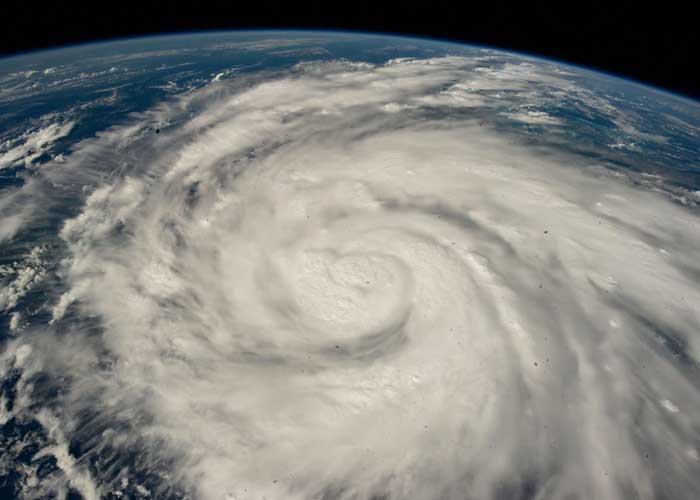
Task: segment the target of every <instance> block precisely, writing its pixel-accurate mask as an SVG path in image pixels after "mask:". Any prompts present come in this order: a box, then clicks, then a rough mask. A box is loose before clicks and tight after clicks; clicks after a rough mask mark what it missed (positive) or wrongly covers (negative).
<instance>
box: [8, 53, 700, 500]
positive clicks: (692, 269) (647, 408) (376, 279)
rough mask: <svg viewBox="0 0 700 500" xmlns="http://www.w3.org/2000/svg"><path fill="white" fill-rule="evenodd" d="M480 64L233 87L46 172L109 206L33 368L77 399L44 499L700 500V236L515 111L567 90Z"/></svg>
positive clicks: (661, 200) (92, 231)
mask: <svg viewBox="0 0 700 500" xmlns="http://www.w3.org/2000/svg"><path fill="white" fill-rule="evenodd" d="M477 63H478V61H476V60H475V59H470V58H466V57H440V58H434V59H424V60H404V59H400V60H393V61H390V62H389V63H387V64H383V65H370V64H357V63H350V62H346V61H338V62H325V63H308V64H302V65H298V66H296V67H295V68H294V69H293V70H291V71H288V72H277V73H275V72H270V73H269V74H268V75H266V77H265V78H263V79H262V80H261V79H260V78H259V77H256V79H253V78H247V77H243V76H241V77H240V78H237V79H232V80H230V81H215V82H213V83H211V84H210V85H209V86H207V87H205V88H203V89H202V90H199V91H197V92H193V93H190V94H188V95H185V96H182V97H179V98H178V99H176V100H173V101H171V102H168V103H165V104H163V105H161V106H160V107H158V108H156V109H154V110H152V111H151V112H148V113H145V114H142V115H139V116H135V117H133V119H132V121H131V122H130V123H129V124H127V125H124V126H120V127H116V128H113V129H110V130H108V131H106V132H104V133H101V134H100V135H99V136H98V137H96V138H94V139H91V140H88V141H84V142H83V143H81V144H80V145H79V146H78V147H77V148H76V149H75V151H74V152H73V153H72V154H71V155H70V157H69V158H67V160H66V162H65V163H64V164H62V165H59V166H56V168H55V169H53V171H51V172H48V173H46V174H45V175H46V181H45V182H46V183H48V184H52V185H54V186H56V185H60V184H61V183H67V182H68V180H69V179H72V180H73V181H72V182H76V183H77V184H80V185H81V186H85V188H82V189H76V193H84V195H85V197H86V198H85V203H84V206H83V207H82V209H81V212H80V213H78V214H75V216H74V217H71V218H70V219H69V220H67V221H66V222H65V224H64V225H63V226H62V229H61V233H60V236H61V239H62V241H63V242H64V244H65V246H66V257H65V259H64V260H63V261H62V262H61V265H60V270H59V274H60V276H61V277H62V279H63V281H64V283H65V289H64V290H63V293H62V294H61V296H60V297H58V298H57V299H56V301H55V303H54V304H53V305H52V306H51V309H50V314H51V317H50V325H48V326H46V327H45V328H36V329H33V330H29V331H26V332H24V333H23V334H22V335H21V336H18V337H17V339H16V340H15V341H13V342H12V343H11V344H10V346H9V347H8V351H7V352H6V353H5V355H4V358H3V370H10V369H11V367H13V366H22V368H23V370H24V373H25V375H24V376H23V377H25V379H26V380H27V382H26V383H25V384H24V386H23V390H24V391H25V392H26V394H27V396H26V398H27V401H26V402H25V405H26V406H27V407H29V406H30V403H29V401H30V400H31V398H32V396H31V393H32V390H33V388H32V384H31V382H30V380H31V378H30V374H32V373H35V374H37V373H45V374H49V375H50V377H53V378H54V379H58V378H60V379H61V380H63V381H64V382H65V386H64V387H65V388H64V389H63V390H59V391H57V393H56V394H51V395H47V394H43V395H42V396H43V397H44V398H47V399H50V400H51V401H52V403H51V404H50V405H47V407H45V408H42V409H41V411H40V413H39V415H40V420H41V421H42V422H43V423H44V425H45V426H46V427H47V428H48V429H51V432H52V436H53V438H54V440H55V443H56V445H55V446H54V447H53V448H52V449H49V450H44V451H43V453H52V454H54V455H55V456H57V457H60V459H59V464H61V468H62V469H63V473H64V475H63V476H61V477H56V478H55V483H53V484H52V485H50V486H47V485H44V486H43V489H44V490H46V489H47V488H53V489H55V490H57V491H61V489H62V488H63V491H65V488H67V487H68V486H67V485H69V486H70V487H71V488H74V489H77V490H79V491H80V492H81V494H82V495H83V496H85V497H100V496H104V495H109V494H111V495H117V493H119V492H120V488H122V489H123V488H124V487H125V485H126V484H128V482H129V481H134V479H133V477H132V476H131V474H133V473H134V469H135V468H139V470H140V472H141V473H142V474H146V475H148V477H149V478H150V479H149V480H148V481H147V482H146V483H144V484H146V486H141V490H143V491H144V492H145V493H144V495H145V494H149V495H152V496H153V497H155V498H162V497H167V496H168V495H174V496H178V495H185V494H190V495H191V496H192V497H195V498H203V499H248V498H267V499H307V498H316V499H331V498H338V499H361V498H366V499H370V498H375V499H377V498H396V499H400V498H410V499H416V500H418V499H432V498H444V499H451V498H455V499H456V498H460V499H465V498H467V499H525V498H538V499H583V498H599V499H620V498H630V499H632V498H635V499H651V498H662V496H660V492H664V495H665V496H664V498H679V499H680V498H689V499H690V498H695V495H696V494H697V492H698V491H700V462H699V458H698V452H699V450H700V420H698V415H700V393H699V389H700V377H699V373H698V364H697V363H698V359H700V336H698V325H700V321H699V320H700V310H698V304H700V267H698V264H697V250H698V249H700V230H699V229H700V225H699V219H698V217H697V215H696V213H694V212H693V211H692V210H691V209H690V208H688V207H684V206H681V205H679V204H678V203H674V202H673V201H672V199H671V198H670V197H669V196H667V195H666V193H663V192H658V191H652V190H649V189H646V188H640V187H639V185H636V184H635V183H634V182H632V179H631V178H630V177H628V176H626V175H623V174H621V173H620V172H616V171H613V170H611V169H608V168H606V167H605V166H604V165H601V164H599V163H597V162H596V161H595V160H593V159H591V158H590V157H585V156H584V155H580V154H577V153H575V152H572V151H567V150H566V148H564V147H557V137H558V134H559V129H558V128H557V127H560V122H559V120H558V119H557V118H556V117H554V116H550V115H548V114H547V113H544V112H541V111H536V110H528V109H519V110H513V109H508V110H499V108H497V107H496V106H497V104H494V103H497V101H498V99H499V97H498V96H494V93H493V92H490V91H494V90H495V91H502V92H510V93H513V94H514V95H524V94H526V93H529V94H532V96H531V97H532V98H533V99H534V98H537V95H535V94H536V93H537V89H538V88H539V87H538V85H550V84H552V85H553V84H559V83H561V82H563V80H561V81H560V80H557V79H558V78H560V77H559V76H557V75H555V74H552V73H550V72H547V73H545V72H541V71H539V70H538V69H537V68H536V67H534V66H532V65H529V64H522V65H515V64H511V65H505V66H502V67H499V69H497V70H493V71H490V72H489V71H484V70H482V69H479V68H478V67H477V66H478V64H477ZM558 82H559V83H558ZM561 84H562V85H563V83H561ZM569 90H570V91H571V92H577V91H578V90H577V89H574V88H571V89H569ZM579 92H581V94H580V95H581V96H584V94H583V91H582V90H580V91H579ZM584 97H585V96H584ZM582 98H583V97H582ZM506 122H507V123H519V124H523V126H527V125H536V126H542V127H547V128H546V130H547V134H548V137H549V139H548V140H549V142H546V141H544V140H543V141H542V142H539V143H536V144H535V143H531V142H528V141H527V140H526V138H525V136H523V135H522V134H521V135H519V133H518V132H517V131H511V130H509V129H507V128H505V127H504V125H503V124H504V123H506ZM156 127H157V128H158V129H159V133H158V134H154V133H152V132H153V130H154V129H155V128H156ZM560 128H561V127H560ZM75 179H78V181H75ZM40 183H41V182H40V181H36V182H35V183H34V184H32V185H29V186H27V187H26V188H25V190H26V189H32V190H34V191H33V192H34V193H37V192H46V193H48V192H50V189H49V188H48V187H46V186H44V185H39V184H40ZM42 190H43V191H42ZM17 196H18V197H19V196H20V195H19V194H18V195H17ZM47 196H51V195H49V194H47ZM17 199H18V200H19V199H20V198H17ZM18 203H19V202H18ZM24 210H25V212H26V214H25V215H24V217H26V219H27V220H29V219H30V218H31V217H38V215H36V213H34V215H32V214H30V212H31V210H32V209H30V208H27V207H25V208H24ZM33 210H34V211H35V212H36V211H40V208H38V207H34V208H33ZM15 225H16V221H15ZM8 231H9V230H8ZM68 319H70V321H68ZM20 399H21V398H20ZM21 408H22V403H21V401H19V402H18V403H17V404H16V409H15V410H14V411H17V412H19V411H21ZM32 408H34V409H36V406H32ZM78 438H80V439H78ZM71 442H80V443H82V446H81V447H76V446H69V444H68V443H71ZM127 459H128V460H127ZM95 464H97V465H95ZM95 468H98V469H99V477H100V480H97V479H96V477H97V474H96V473H95ZM43 492H44V493H45V491H43ZM40 493H42V490H41V489H39V490H37V495H39V494H40ZM117 496H118V495H117Z"/></svg>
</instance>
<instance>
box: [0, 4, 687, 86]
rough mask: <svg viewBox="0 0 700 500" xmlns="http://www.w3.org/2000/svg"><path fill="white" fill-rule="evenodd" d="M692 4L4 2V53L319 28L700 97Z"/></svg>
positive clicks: (0, 48) (1, 49)
mask: <svg viewBox="0 0 700 500" xmlns="http://www.w3.org/2000/svg"><path fill="white" fill-rule="evenodd" d="M693 3H694V2H685V4H686V6H685V7H684V6H683V4H681V3H680V2H669V1H662V2H653V3H652V2H649V3H648V5H646V6H644V5H643V4H644V2H639V1H637V2H631V1H623V2H614V1H608V2H603V1H598V0H593V1H588V2H582V1H580V0H577V1H568V2H567V1H563V0H562V1H560V2H557V3H549V2H547V3H543V2H537V3H533V2H503V1H498V0H491V1H489V0H481V1H479V2H469V1H467V0H450V1H444V0H421V1H413V2H411V1H409V0H406V1H404V2H392V3H383V2H379V1H373V2H372V1H354V2H347V1H342V0H335V1H334V0H325V1H306V2H294V1H292V0H287V1H284V0H247V1H246V2H240V1H237V0H228V1H221V0H210V1H207V0H201V1H199V2H189V3H186V4H184V3H176V2H172V1H168V0H162V1H159V2H154V1H151V0H142V1H140V2H135V1H133V0H128V1H119V0H117V1H112V0H104V1H102V2H99V1H93V2H90V3H77V2H71V1H64V2H59V1H54V2H51V3H47V4H46V5H40V4H35V3H34V2H28V1H26V0H25V1H19V0H5V2H3V5H2V7H0V10H1V11H2V13H3V14H4V15H3V17H4V19H5V22H4V23H3V25H4V27H3V31H4V33H3V35H2V37H0V54H9V53H13V52H16V51H26V50H32V49H36V48H44V47H50V46H55V45H61V44H70V43H79V42H85V41H90V40H99V39H110V38H114V37H124V36H133V35H139V34H151V33H167V32H174V31H191V30H203V29H228V28H256V27H258V28H259V27H269V28H283V27H294V28H321V29H349V30H362V31H380V32H394V33H401V34H415V35H423V36H430V37H437V38H445V39H452V40H461V41H465V42H472V43H478V44H486V45H490V46H494V47H502V48H506V49H511V50H517V51H521V52H529V53H533V54H537V55H541V56H545V57H551V58H556V59H561V60H564V61H568V62H572V63H576V64H580V65H583V66H588V67H592V68H596V69H600V70H604V71H607V72H611V73H615V74H619V75H622V76H626V77H628V78H632V79H636V80H641V81H644V82H647V83H651V84H653V85H657V86H660V87H663V88H666V89H669V90H672V91H675V92H678V93H682V94H686V95H690V96H694V97H696V98H700V76H698V75H700V72H698V71H697V70H696V69H695V65H696V63H697V60H698V53H699V52H700V50H699V49H700V36H699V34H698V33H699V32H700V30H699V29H698V27H697V24H698V17H697V16H696V13H695V12H693V11H692V10H691V7H690V5H691V4H693ZM0 64H1V63H0Z"/></svg>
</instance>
